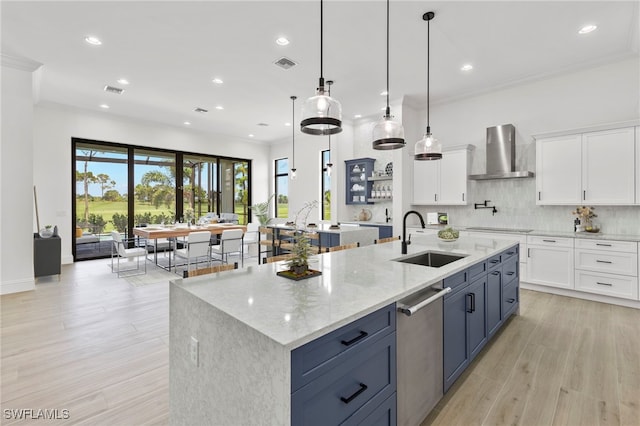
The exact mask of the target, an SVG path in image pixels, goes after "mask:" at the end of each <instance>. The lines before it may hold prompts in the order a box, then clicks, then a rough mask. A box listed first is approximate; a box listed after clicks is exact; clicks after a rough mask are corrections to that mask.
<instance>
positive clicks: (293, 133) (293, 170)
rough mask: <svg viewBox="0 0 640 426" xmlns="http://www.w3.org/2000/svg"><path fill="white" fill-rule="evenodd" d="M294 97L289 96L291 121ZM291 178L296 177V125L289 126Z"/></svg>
mask: <svg viewBox="0 0 640 426" xmlns="http://www.w3.org/2000/svg"><path fill="white" fill-rule="evenodd" d="M296 99H298V97H297V96H291V117H292V118H291V122H292V123H294V122H295V121H296ZM291 142H292V144H291V180H295V179H296V126H291Z"/></svg>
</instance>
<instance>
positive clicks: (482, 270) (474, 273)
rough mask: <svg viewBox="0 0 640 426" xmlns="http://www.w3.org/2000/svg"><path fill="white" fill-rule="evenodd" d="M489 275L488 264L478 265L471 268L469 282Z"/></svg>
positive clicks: (481, 263)
mask: <svg viewBox="0 0 640 426" xmlns="http://www.w3.org/2000/svg"><path fill="white" fill-rule="evenodd" d="M486 273H487V262H480V263H476V264H475V265H473V266H470V267H469V281H470V282H471V281H475V280H476V278H479V277H480V276H481V275H484V274H486Z"/></svg>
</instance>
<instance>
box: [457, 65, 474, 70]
mask: <svg viewBox="0 0 640 426" xmlns="http://www.w3.org/2000/svg"><path fill="white" fill-rule="evenodd" d="M472 69H473V65H471V64H464V65H463V66H462V67H461V68H460V70H462V71H471V70H472Z"/></svg>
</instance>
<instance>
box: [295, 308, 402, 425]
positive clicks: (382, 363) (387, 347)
mask: <svg viewBox="0 0 640 426" xmlns="http://www.w3.org/2000/svg"><path fill="white" fill-rule="evenodd" d="M291 424H292V425H322V426H326V425H373V424H375V425H389V426H391V425H395V424H396V311H395V304H392V305H389V306H386V307H384V308H382V309H379V310H377V311H376V312H373V313H371V314H369V315H367V316H365V317H363V318H360V319H359V320H356V321H354V322H352V323H350V324H348V325H345V326H344V327H342V328H339V329H337V330H335V331H333V332H331V333H329V334H327V335H325V336H322V337H320V338H318V339H316V340H314V341H312V342H309V343H307V344H306V345H304V346H301V347H299V348H297V349H295V350H294V351H293V352H292V353H291Z"/></svg>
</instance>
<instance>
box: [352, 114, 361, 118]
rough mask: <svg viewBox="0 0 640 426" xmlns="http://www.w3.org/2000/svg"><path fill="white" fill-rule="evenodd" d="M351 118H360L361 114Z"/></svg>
mask: <svg viewBox="0 0 640 426" xmlns="http://www.w3.org/2000/svg"><path fill="white" fill-rule="evenodd" d="M353 118H362V114H356V115H354V116H353Z"/></svg>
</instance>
